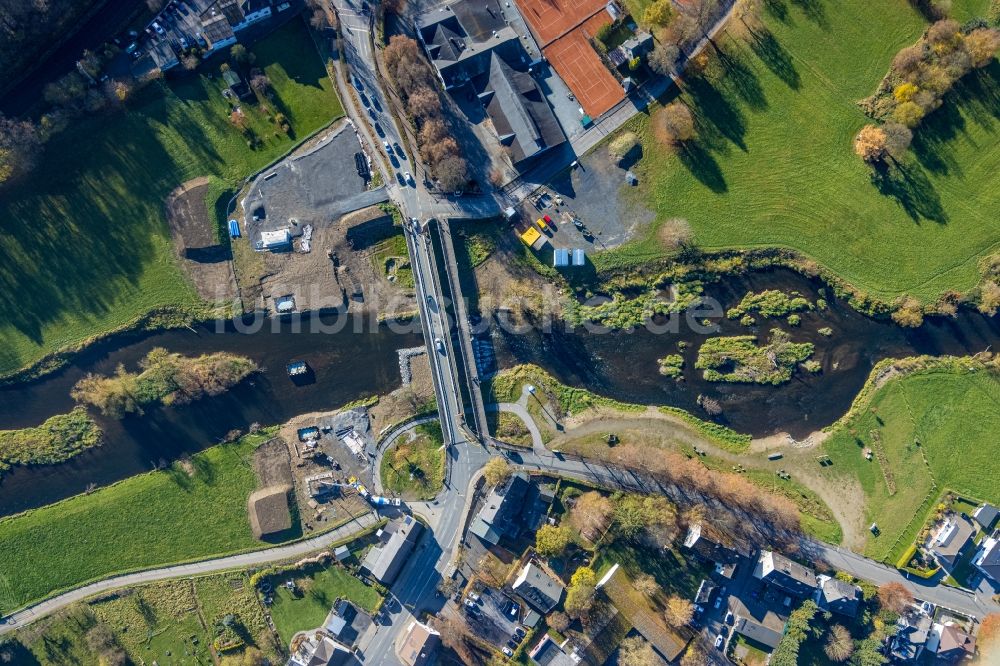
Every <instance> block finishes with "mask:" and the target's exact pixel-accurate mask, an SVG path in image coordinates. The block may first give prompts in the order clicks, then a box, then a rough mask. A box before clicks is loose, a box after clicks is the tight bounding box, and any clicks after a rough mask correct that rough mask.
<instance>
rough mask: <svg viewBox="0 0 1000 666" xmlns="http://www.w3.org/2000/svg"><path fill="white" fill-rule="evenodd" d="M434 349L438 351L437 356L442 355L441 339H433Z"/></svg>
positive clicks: (442, 342) (442, 345)
mask: <svg viewBox="0 0 1000 666" xmlns="http://www.w3.org/2000/svg"><path fill="white" fill-rule="evenodd" d="M434 348H435V349H437V350H438V353H439V354H443V353H444V340H442V339H441V338H434Z"/></svg>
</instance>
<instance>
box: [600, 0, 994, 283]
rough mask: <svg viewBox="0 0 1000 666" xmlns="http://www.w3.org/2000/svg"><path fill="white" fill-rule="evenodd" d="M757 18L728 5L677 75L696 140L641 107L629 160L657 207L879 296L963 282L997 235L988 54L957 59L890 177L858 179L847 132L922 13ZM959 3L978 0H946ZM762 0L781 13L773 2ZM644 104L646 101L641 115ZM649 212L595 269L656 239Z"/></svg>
mask: <svg viewBox="0 0 1000 666" xmlns="http://www.w3.org/2000/svg"><path fill="white" fill-rule="evenodd" d="M761 4H763V5H764V6H765V7H768V8H770V9H768V10H765V12H764V17H763V19H764V23H765V26H766V27H764V28H757V29H756V33H757V36H756V37H755V38H751V37H743V36H740V35H738V34H737V33H745V32H746V29H745V28H744V26H743V24H742V23H741V22H740V21H739V20H738V19H733V20H731V21H730V23H729V25H728V26H727V32H726V34H723V35H721V36H720V37H719V38H718V39H717V40H715V41H716V43H717V44H718V45H719V48H721V49H722V50H723V51H724V53H725V56H724V57H720V56H719V55H718V53H717V52H716V51H715V50H714V49H712V48H711V47H709V49H708V51H709V53H710V55H711V56H712V58H711V60H712V63H711V64H710V66H709V68H708V70H707V71H706V73H705V74H704V75H703V76H695V75H689V76H686V77H685V80H684V83H683V92H682V94H681V99H682V101H684V102H685V103H687V104H688V105H690V106H691V108H692V110H693V111H694V114H695V119H696V126H697V131H698V138H697V140H695V141H693V142H691V144H690V146H689V147H688V148H687V149H684V150H681V151H679V152H678V153H675V152H674V151H672V150H671V151H668V150H667V149H665V148H663V147H662V144H660V143H659V142H658V141H657V140H656V139H655V138H654V132H653V129H652V123H651V122H650V121H649V120H648V119H646V118H641V119H639V120H636V121H634V122H633V125H634V126H633V129H635V130H637V131H639V132H640V134H641V135H642V137H643V147H644V151H645V157H644V158H643V159H642V160H641V161H640V162H639V163H638V164H637V165H636V166H635V167H633V169H632V170H633V171H638V175H639V181H640V183H641V185H640V190H641V192H639V195H640V196H643V197H644V198H646V199H647V200H648V201H649V203H650V204H651V205H652V207H653V208H654V210H655V211H656V212H657V220H658V223H657V224H659V223H662V222H663V221H665V220H667V219H669V218H674V217H681V218H686V219H687V220H688V221H689V222H690V224H691V226H692V228H693V230H694V234H695V241H696V243H697V244H698V245H699V246H701V247H702V248H705V249H708V250H719V249H723V248H733V247H740V248H744V247H772V246H780V247H786V248H791V249H794V250H797V251H799V252H801V253H802V254H804V255H806V256H808V257H811V258H812V259H814V260H816V261H817V262H819V263H820V264H821V265H823V266H826V267H827V268H829V269H831V270H832V271H833V272H834V273H836V274H837V275H839V276H841V277H842V278H844V279H846V280H847V281H848V282H850V283H852V284H854V285H855V286H857V287H858V288H860V289H862V290H864V291H867V292H868V293H870V294H871V295H873V296H875V297H878V298H881V299H883V300H892V299H893V298H895V297H896V296H897V295H898V294H900V293H904V292H905V293H909V294H913V295H914V296H917V297H919V298H921V299H923V300H931V299H934V298H936V297H937V296H938V295H939V294H940V293H941V292H942V291H944V290H946V289H958V290H962V291H965V290H968V289H970V288H971V287H972V286H973V285H974V284H975V283H976V282H977V280H978V278H979V274H978V270H977V264H978V261H979V259H980V257H982V256H983V255H985V254H988V253H989V252H990V251H995V250H996V249H997V247H998V240H997V239H998V237H1000V235H998V232H1000V222H998V219H997V217H996V215H995V214H994V211H996V210H998V209H1000V188H997V187H993V186H992V184H993V183H995V182H996V173H997V171H998V170H1000V141H998V136H1000V135H998V130H1000V118H998V116H1000V105H997V104H996V102H995V100H996V99H997V95H1000V64H997V63H996V62H994V63H993V65H992V66H991V67H989V68H988V69H987V70H983V71H980V72H979V73H977V74H974V75H970V77H967V79H966V80H965V81H964V82H963V83H962V84H961V85H959V86H958V87H957V89H956V92H955V93H954V94H953V95H950V96H949V97H948V98H947V99H946V100H945V104H944V107H943V108H942V110H940V111H938V112H936V113H935V114H933V115H932V116H931V117H930V118H928V119H927V120H926V121H925V123H924V125H923V126H922V127H921V128H920V129H919V130H918V132H917V137H916V140H915V141H914V149H913V150H911V151H910V153H909V155H908V157H907V158H906V159H905V160H904V161H903V162H904V163H903V165H902V169H903V171H904V172H905V174H906V177H905V179H903V178H897V179H896V180H894V181H893V182H891V183H889V184H888V185H885V186H884V187H883V189H884V190H885V193H880V191H879V189H877V188H876V186H875V185H874V184H873V183H872V180H871V177H870V173H871V170H870V169H869V168H868V167H866V166H865V165H864V164H863V163H862V162H861V161H860V160H859V159H858V158H857V157H856V156H855V155H854V154H853V152H852V149H851V142H852V139H853V137H854V135H855V134H856V133H857V131H858V129H859V128H860V127H861V126H862V125H864V124H865V123H866V122H867V118H866V117H865V116H864V114H863V113H862V112H861V110H860V109H859V107H858V106H857V105H856V102H857V101H858V100H860V99H862V98H864V97H867V96H869V95H871V94H872V93H873V92H874V91H875V89H876V87H877V85H878V83H879V81H880V80H881V78H882V77H883V75H884V74H885V72H886V71H887V69H888V67H889V64H890V62H891V60H892V58H893V56H894V55H895V53H896V52H897V51H899V49H900V48H902V47H904V46H906V45H909V44H911V43H913V42H915V41H916V39H917V38H918V37H919V36H920V34H921V32H922V31H923V30H924V28H925V27H926V25H927V23H926V21H925V20H924V19H923V18H922V17H921V16H920V15H919V13H918V12H917V11H916V10H915V9H913V7H912V5H911V3H910V2H908V1H907V0H886V1H885V2H879V3H871V2H867V1H866V0H841V1H839V2H832V1H831V0H813V1H810V2H795V1H790V0H776V2H767V3H761ZM956 5H959V6H960V9H961V12H963V13H964V12H967V11H968V10H969V8H972V7H975V6H980V5H983V6H984V5H985V2H984V1H983V0H966V1H964V2H956ZM776 14H782V15H783V18H778V17H777V16H776ZM654 118H655V116H654ZM657 224H654V225H653V228H651V229H650V230H649V232H648V233H647V234H646V235H645V236H644V237H642V238H638V239H636V240H634V241H632V242H630V243H627V244H625V245H624V246H622V247H621V248H619V249H616V250H612V251H609V252H605V253H602V254H599V255H597V256H596V257H595V259H594V261H595V264H596V265H597V267H598V268H599V269H607V268H616V267H617V268H626V267H631V266H638V265H641V264H642V263H644V262H648V261H649V260H650V259H653V258H657V257H661V256H663V255H664V252H663V249H662V246H661V245H660V243H659V240H658V235H657V228H656V227H657Z"/></svg>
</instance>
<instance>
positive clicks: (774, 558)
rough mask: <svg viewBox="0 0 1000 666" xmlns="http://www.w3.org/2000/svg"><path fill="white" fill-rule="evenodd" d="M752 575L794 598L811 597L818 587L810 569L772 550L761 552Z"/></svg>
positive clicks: (814, 575)
mask: <svg viewBox="0 0 1000 666" xmlns="http://www.w3.org/2000/svg"><path fill="white" fill-rule="evenodd" d="M753 575H754V578H758V579H760V580H762V581H764V582H766V583H768V584H770V585H773V586H774V587H777V588H778V589H781V590H783V591H785V592H787V593H788V594H790V595H792V596H795V597H809V596H812V595H813V594H814V593H815V591H816V589H817V588H818V587H819V586H818V584H817V583H816V574H815V573H814V572H813V570H812V569H810V568H809V567H806V566H803V565H801V564H799V563H798V562H793V561H792V560H790V559H788V558H787V557H785V556H784V555H782V554H781V553H776V552H774V551H772V550H764V551H761V553H760V557H759V558H758V559H757V566H756V567H755V568H754V572H753Z"/></svg>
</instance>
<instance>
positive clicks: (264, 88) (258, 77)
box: [250, 72, 272, 97]
mask: <svg viewBox="0 0 1000 666" xmlns="http://www.w3.org/2000/svg"><path fill="white" fill-rule="evenodd" d="M250 87H251V88H253V91H254V92H255V93H257V95H258V96H259V97H270V96H271V90H272V88H271V79H269V78H267V74H265V73H264V72H257V73H255V74H254V75H253V76H251V77H250Z"/></svg>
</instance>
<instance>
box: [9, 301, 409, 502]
mask: <svg viewBox="0 0 1000 666" xmlns="http://www.w3.org/2000/svg"><path fill="white" fill-rule="evenodd" d="M314 320H315V322H316V323H317V324H323V325H325V326H327V327H331V328H333V327H336V326H338V325H342V326H343V327H344V328H343V330H340V331H339V332H318V331H314V330H312V329H313V326H312V324H313V322H314ZM272 326H277V328H276V329H275V328H272ZM294 326H295V324H294V322H293V320H283V321H282V320H267V321H266V322H265V325H264V326H263V327H262V328H261V329H260V330H258V331H256V332H254V333H241V332H239V331H238V330H237V326H236V324H235V323H233V322H224V323H223V325H222V326H221V332H219V331H218V330H217V328H216V324H215V323H211V324H205V325H201V326H197V327H195V328H194V329H193V330H188V329H179V330H174V331H167V332H162V333H136V334H128V335H123V336H115V337H113V338H112V339H110V340H108V341H106V342H103V343H100V344H98V345H95V346H94V347H92V348H90V349H88V350H87V351H86V352H84V353H83V354H81V355H80V356H79V357H78V358H77V359H76V360H75V362H74V363H73V364H72V365H70V366H67V367H66V368H64V369H62V370H60V371H58V372H56V373H53V374H50V375H46V376H45V377H43V378H42V379H40V380H37V381H34V382H30V383H27V384H20V385H14V386H8V387H4V388H2V389H0V428H3V429H10V428H23V427H26V426H33V425H38V424H39V423H41V422H42V421H44V420H45V419H46V418H48V417H50V416H52V415H53V414H58V413H62V412H67V411H69V410H70V409H72V408H73V406H74V402H73V400H72V398H71V397H70V390H71V389H72V387H73V385H74V384H76V382H77V381H78V380H79V379H80V378H81V377H83V376H84V375H86V374H87V373H88V372H95V373H103V374H110V373H113V372H114V371H115V368H116V367H117V366H118V365H119V364H124V365H125V367H126V368H127V369H129V370H134V369H135V368H136V366H137V363H138V361H139V360H140V359H141V358H142V357H144V356H145V355H146V353H147V352H148V351H149V350H150V349H152V348H153V347H164V348H166V349H167V350H169V351H172V352H178V353H180V354H185V355H198V354H204V353H209V352H214V351H227V352H232V353H234V354H241V355H244V356H247V357H249V358H251V359H253V360H254V361H256V363H257V364H258V365H259V366H260V367H261V369H262V370H261V372H259V373H257V374H255V375H252V376H251V378H250V379H248V380H246V381H244V382H243V383H242V384H239V385H238V386H236V387H235V388H234V389H232V390H231V391H229V392H228V393H225V394H223V395H221V396H217V397H214V398H206V399H203V400H199V401H197V402H195V403H192V404H190V405H184V406H181V407H164V408H152V409H147V410H146V413H145V414H144V415H142V416H137V415H130V416H127V417H126V418H124V419H122V420H120V421H119V420H115V419H109V418H104V417H101V416H95V418H96V419H97V421H98V422H99V423H100V425H101V427H102V428H103V429H104V432H105V443H104V444H103V445H102V446H100V447H97V448H94V449H91V450H89V451H86V452H84V453H82V454H80V455H78V456H76V457H74V458H72V459H71V460H70V461H68V462H65V463H62V464H59V465H45V466H35V467H15V468H14V469H12V470H10V471H8V472H6V473H4V474H3V475H2V476H0V515H8V514H11V513H16V512H19V511H23V510H25V509H28V508H32V507H37V506H41V505H44V504H49V503H51V502H54V501H57V500H59V499H62V498H65V497H69V496H71V495H75V494H78V493H81V492H84V490H86V488H87V487H88V485H90V484H95V485H97V486H102V485H105V484H108V483H112V482H114V481H118V480H120V479H123V478H126V477H129V476H132V475H135V474H138V473H141V472H145V471H148V470H150V469H152V468H154V467H155V466H157V465H159V464H162V463H163V462H166V461H171V460H175V459H176V458H178V457H179V456H182V455H184V454H187V453H193V452H196V451H199V450H201V449H204V448H205V447H206V446H210V445H211V444H214V443H216V442H219V441H220V440H221V439H222V438H224V437H225V435H226V434H227V433H228V432H229V431H230V430H232V429H236V428H238V429H241V430H246V429H247V428H248V427H249V425H250V424H251V423H260V424H262V425H270V424H275V423H281V422H284V421H286V420H288V419H289V418H291V417H292V416H295V415H296V414H302V413H306V412H311V411H317V410H324V409H332V408H335V407H338V406H339V405H342V404H345V403H347V402H351V401H353V400H357V399H360V398H364V397H366V396H371V395H379V394H383V393H388V392H389V391H392V390H393V389H395V388H396V387H398V386H399V385H400V381H401V379H400V373H399V361H398V357H397V355H396V350H397V349H400V348H404V347H414V346H417V345H420V344H422V339H423V338H422V336H421V335H420V334H414V333H398V332H393V331H391V330H390V329H389V327H388V326H385V325H381V326H373V325H372V324H371V323H370V322H369V321H367V320H363V319H361V318H359V317H354V316H347V315H324V316H322V317H319V316H317V317H305V318H303V319H302V320H301V332H298V333H296V332H295V331H294V328H293V327H294ZM355 327H361V332H355ZM293 359H295V360H303V361H306V362H307V363H308V364H309V366H310V367H311V368H312V369H313V370H314V375H315V382H314V383H312V384H307V385H303V386H295V385H294V384H292V382H291V381H290V380H289V378H288V376H287V374H286V372H285V364H286V363H287V362H288V361H289V360H293Z"/></svg>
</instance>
